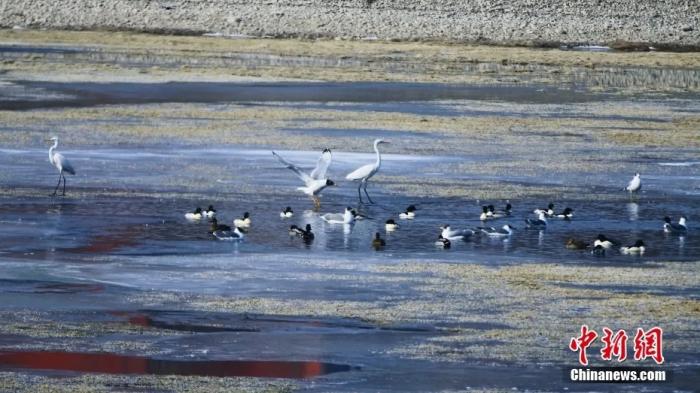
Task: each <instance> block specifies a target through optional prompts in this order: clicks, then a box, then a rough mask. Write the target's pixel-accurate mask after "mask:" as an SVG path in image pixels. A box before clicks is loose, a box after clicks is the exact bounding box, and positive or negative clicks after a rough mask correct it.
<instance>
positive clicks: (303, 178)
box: [272, 151, 314, 186]
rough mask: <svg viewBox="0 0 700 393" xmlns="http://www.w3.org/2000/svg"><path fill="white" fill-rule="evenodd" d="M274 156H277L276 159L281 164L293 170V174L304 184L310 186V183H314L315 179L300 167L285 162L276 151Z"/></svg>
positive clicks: (273, 153)
mask: <svg viewBox="0 0 700 393" xmlns="http://www.w3.org/2000/svg"><path fill="white" fill-rule="evenodd" d="M272 155H273V156H275V158H276V159H277V160H278V161H279V162H281V163H282V164H283V165H284V166H286V167H287V168H289V169H291V170H292V172H294V173H296V175H297V176H299V178H300V179H301V181H303V182H304V184H306V185H307V186H308V184H309V183H310V182H312V181H313V180H314V179H312V178H311V176H309V175H308V174H307V173H306V172H304V171H302V170H301V169H300V168H299V167H298V166H296V165H294V164H292V163H291V162H289V161H287V160H285V159H284V158H282V157H281V156H280V155H279V154H277V153H275V152H274V151H273V152H272Z"/></svg>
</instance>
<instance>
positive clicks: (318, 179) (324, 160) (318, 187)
mask: <svg viewBox="0 0 700 393" xmlns="http://www.w3.org/2000/svg"><path fill="white" fill-rule="evenodd" d="M272 155H273V156H275V158H277V160H279V162H281V163H282V164H283V165H285V166H286V167H287V168H289V169H291V170H292V172H294V173H296V175H297V176H298V177H299V178H300V179H301V181H303V182H304V185H305V187H298V188H297V190H299V191H302V192H303V193H304V194H306V195H308V196H310V197H311V198H312V199H313V200H314V204H315V205H316V208H319V207H320V206H321V200H320V199H319V198H318V195H319V194H320V193H321V191H323V189H324V188H326V187H328V186H334V185H335V183H334V182H333V181H332V180H330V179H328V178H327V177H326V172H328V167H329V166H330V165H331V151H330V150H329V149H325V150H323V153H321V157H319V159H318V162H316V168H314V170H313V171H311V173H310V174H309V173H306V172H304V171H302V170H301V169H300V168H299V167H298V166H296V165H294V164H292V163H291V162H289V161H287V160H285V159H284V158H282V157H281V156H280V155H279V154H277V153H275V152H274V151H273V152H272Z"/></svg>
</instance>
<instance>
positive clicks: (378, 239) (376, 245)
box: [372, 232, 386, 250]
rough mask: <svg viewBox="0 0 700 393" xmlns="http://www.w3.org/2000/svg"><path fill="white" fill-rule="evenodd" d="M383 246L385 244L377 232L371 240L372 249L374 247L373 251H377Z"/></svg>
mask: <svg viewBox="0 0 700 393" xmlns="http://www.w3.org/2000/svg"><path fill="white" fill-rule="evenodd" d="M384 246H386V242H385V241H384V239H382V237H381V235H380V234H379V232H377V233H375V234H374V239H372V247H374V249H375V250H378V249H380V248H382V247H384Z"/></svg>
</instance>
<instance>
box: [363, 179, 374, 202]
mask: <svg viewBox="0 0 700 393" xmlns="http://www.w3.org/2000/svg"><path fill="white" fill-rule="evenodd" d="M364 189H365V195H367V199H368V200H369V203H372V204H373V203H374V201H373V200H372V198H370V197H369V194H368V193H367V182H365V187H364Z"/></svg>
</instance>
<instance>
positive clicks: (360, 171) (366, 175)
mask: <svg viewBox="0 0 700 393" xmlns="http://www.w3.org/2000/svg"><path fill="white" fill-rule="evenodd" d="M382 143H389V142H387V141H385V140H383V139H376V140H375V141H374V151H375V153H377V161H376V162H375V163H374V164H367V165H363V166H361V167H359V168H357V169H355V170H354V171H352V172H350V173H349V174H348V175H347V176H345V178H346V179H348V180H359V181H360V184H359V186H358V187H357V196H359V197H360V203H362V194H361V193H360V189H361V188H364V190H365V195H367V199H368V200H369V203H374V202H372V198H370V197H369V194H368V193H367V181H369V179H370V178H371V177H372V176H374V175H375V174H376V173H377V172H379V167H381V165H382V156H381V154H379V147H378V146H379V145H380V144H382ZM363 186H364V187H363Z"/></svg>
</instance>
